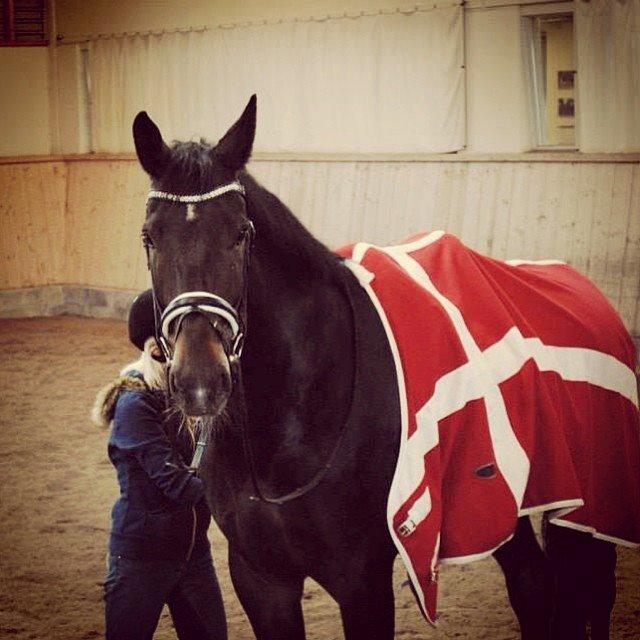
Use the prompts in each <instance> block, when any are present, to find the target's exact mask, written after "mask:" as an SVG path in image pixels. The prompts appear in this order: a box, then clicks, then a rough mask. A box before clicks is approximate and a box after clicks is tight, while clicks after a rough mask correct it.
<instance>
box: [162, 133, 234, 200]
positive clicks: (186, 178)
mask: <svg viewBox="0 0 640 640" xmlns="http://www.w3.org/2000/svg"><path fill="white" fill-rule="evenodd" d="M215 148H216V146H215V145H213V144H211V143H209V142H208V141H207V140H205V139H204V138H201V139H200V141H199V142H196V141H193V140H190V141H186V142H181V141H174V142H173V143H172V144H171V146H170V147H169V154H168V157H167V159H166V166H165V170H164V172H163V174H162V176H161V177H160V178H159V179H158V180H156V181H155V186H156V187H159V188H161V190H163V191H167V192H169V193H175V194H177V195H193V194H198V193H206V192H207V191H210V190H212V189H213V188H215V187H217V186H220V185H221V184H223V183H225V182H228V181H230V180H232V179H233V177H234V176H233V172H232V171H230V170H229V169H227V168H226V167H224V166H223V165H222V164H221V163H220V162H219V161H217V158H216V154H215Z"/></svg>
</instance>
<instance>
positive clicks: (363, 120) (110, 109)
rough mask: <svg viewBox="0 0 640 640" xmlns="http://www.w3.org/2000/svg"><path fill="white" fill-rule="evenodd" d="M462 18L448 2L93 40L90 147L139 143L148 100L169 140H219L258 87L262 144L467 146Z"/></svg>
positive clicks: (290, 148) (350, 149)
mask: <svg viewBox="0 0 640 640" xmlns="http://www.w3.org/2000/svg"><path fill="white" fill-rule="evenodd" d="M462 22H463V20H462V9H461V7H460V6H448V7H441V8H437V9H432V10H428V11H416V12H413V13H410V14H408V15H407V14H401V13H395V14H391V15H375V16H359V17H357V18H340V19H327V20H325V21H321V22H318V21H307V22H295V21H294V22H284V23H278V24H262V25H250V26H239V27H234V28H213V29H211V30H207V31H202V32H189V33H171V34H162V35H135V36H124V37H113V38H107V39H100V40H97V41H94V42H92V43H91V45H90V59H91V63H90V73H91V87H92V89H91V94H92V95H91V115H92V138H93V147H94V149H95V150H96V151H110V152H121V151H130V150H132V148H133V145H132V139H131V122H132V120H133V117H134V116H135V114H136V113H137V112H138V111H140V110H146V111H147V112H148V113H149V115H150V116H151V117H152V118H153V119H154V120H155V121H156V122H157V123H158V125H159V126H160V129H161V131H162V132H163V135H164V136H165V139H167V140H171V139H174V138H175V139H189V138H191V137H193V136H205V137H206V138H209V139H211V140H213V141H215V140H216V139H217V138H219V137H220V136H221V135H222V134H223V133H224V131H225V130H226V128H227V127H228V126H230V125H231V124H232V122H233V121H234V120H235V119H236V118H237V117H238V116H239V114H240V113H241V111H242V108H243V107H244V105H245V104H246V102H247V100H248V98H249V96H250V95H251V94H252V93H257V94H258V131H257V136H256V144H255V146H254V150H257V151H273V152H327V153H339V152H347V153H354V152H357V153H366V152H387V153H391V152H406V153H413V152H449V151H455V150H458V149H460V148H462V146H463V145H464V69H463V65H464V61H463V27H462Z"/></svg>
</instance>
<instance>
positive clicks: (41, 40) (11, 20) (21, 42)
mask: <svg viewBox="0 0 640 640" xmlns="http://www.w3.org/2000/svg"><path fill="white" fill-rule="evenodd" d="M38 2H39V4H40V7H39V9H40V14H41V16H42V20H41V21H34V22H32V23H29V24H34V25H37V26H39V27H40V29H39V30H37V31H29V30H27V31H25V30H20V29H18V28H16V24H17V23H16V14H17V13H18V12H19V10H20V7H16V1H15V0H2V11H1V13H2V28H1V29H0V47H46V46H48V45H49V41H48V40H47V37H46V33H47V3H46V2H45V0H38ZM17 10H18V11H17ZM25 34H27V35H28V34H34V35H37V36H40V37H38V38H34V39H23V38H21V36H24V35H25Z"/></svg>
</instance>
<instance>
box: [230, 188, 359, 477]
mask: <svg viewBox="0 0 640 640" xmlns="http://www.w3.org/2000/svg"><path fill="white" fill-rule="evenodd" d="M262 204H263V205H264V203H262ZM268 204H269V207H268V209H269V210H266V208H265V207H264V206H263V207H262V208H261V209H260V210H256V209H257V206H256V205H255V204H254V206H253V207H252V208H253V209H254V221H255V223H256V228H257V236H256V239H255V244H254V247H253V251H252V259H251V267H250V273H249V287H248V304H247V316H248V337H247V343H246V347H245V351H244V354H243V356H242V362H243V363H242V368H243V380H244V386H245V395H246V402H247V407H248V411H249V416H250V423H251V424H250V425H249V429H250V433H251V436H252V440H253V442H254V447H257V446H259V447H260V451H261V454H262V453H264V454H265V455H264V456H262V455H261V457H262V459H263V460H265V461H267V460H273V459H275V458H277V459H279V460H284V459H286V460H287V465H284V466H285V467H286V468H287V469H286V471H287V477H286V478H285V480H284V481H283V482H285V483H286V482H288V483H291V481H292V478H291V474H293V475H295V474H296V473H297V472H299V473H300V476H301V477H304V476H307V477H308V473H309V469H307V468H306V467H307V465H308V464H311V466H314V464H315V467H314V468H316V469H317V465H318V464H320V463H321V462H323V461H324V460H325V459H326V457H327V455H328V454H329V453H330V451H331V449H332V448H333V446H334V444H335V441H336V438H337V437H338V436H339V433H340V432H341V430H342V427H343V425H344V422H345V421H346V420H347V418H348V414H349V409H350V406H351V401H352V391H353V379H354V372H355V365H354V358H355V354H354V326H353V317H352V308H351V305H350V302H349V297H348V295H347V293H346V286H345V284H344V283H345V279H346V273H344V271H343V270H344V267H343V266H342V265H341V264H340V263H339V262H338V261H337V260H336V259H335V258H334V257H333V256H332V255H331V254H330V253H329V252H328V251H327V250H326V249H324V247H322V245H320V244H319V243H318V242H317V241H316V240H315V239H314V238H312V237H311V236H310V235H309V234H308V232H306V230H304V229H303V228H302V227H301V225H299V223H297V221H295V223H293V222H292V221H291V220H292V218H291V214H290V213H289V212H288V210H287V209H286V208H285V207H284V205H282V203H279V201H277V200H276V199H275V198H273V197H271V198H270V199H269V200H268ZM278 216H283V217H284V219H278ZM269 224H273V225H274V226H275V227H278V226H279V227H280V228H279V229H278V228H275V229H274V228H273V227H269V228H268V229H267V227H266V225H269ZM289 224H293V228H290V227H289V226H288V225H289ZM261 229H262V230H263V232H262V233H261ZM323 252H324V254H323ZM316 458H317V459H316ZM296 459H297V460H299V461H300V465H298V467H297V471H296V464H295V461H296ZM309 461H311V462H309ZM266 465H267V463H266V462H265V463H264V466H266ZM274 481H275V483H276V484H277V483H278V481H277V478H276V479H275V480H274Z"/></svg>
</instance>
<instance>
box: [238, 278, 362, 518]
mask: <svg viewBox="0 0 640 640" xmlns="http://www.w3.org/2000/svg"><path fill="white" fill-rule="evenodd" d="M343 286H344V292H345V294H346V296H347V300H348V301H349V308H350V310H351V318H352V320H353V352H354V354H355V369H354V373H353V381H352V386H351V405H350V408H349V412H348V414H347V418H346V420H345V421H344V423H343V425H342V429H341V431H340V435H339V436H338V439H337V440H336V443H335V444H334V446H333V449H332V451H331V454H330V455H329V457H328V458H327V461H326V462H325V463H324V465H323V466H322V467H321V468H320V469H319V470H318V471H317V472H316V474H315V475H314V476H313V477H312V478H311V480H309V481H308V482H307V483H306V484H304V485H302V486H301V487H298V488H297V489H294V490H293V491H291V492H289V493H286V494H285V495H282V496H277V497H271V496H265V495H264V493H263V492H262V490H261V489H260V486H259V484H258V477H257V473H256V465H255V458H254V456H253V450H252V449H251V444H250V442H249V438H248V436H247V433H246V423H247V409H246V403H245V402H244V397H243V398H242V402H241V403H240V406H241V407H242V408H241V416H240V419H241V432H242V445H243V449H244V455H245V459H246V460H247V462H248V464H249V474H250V476H251V484H252V485H253V490H254V495H252V496H249V500H252V501H254V502H265V503H267V504H275V505H278V506H281V505H283V504H285V503H287V502H290V501H291V500H295V499H296V498H300V497H301V496H304V495H305V494H307V493H309V492H310V491H311V490H312V489H315V488H316V487H317V486H318V485H319V484H320V482H322V480H323V479H324V477H325V475H326V474H327V472H328V471H329V469H331V468H332V467H333V465H334V463H335V461H336V457H337V455H338V451H339V450H340V447H341V445H342V442H343V441H344V438H345V434H346V432H347V425H348V424H349V422H350V420H351V413H352V411H353V404H354V398H355V390H356V382H357V376H358V346H359V340H358V337H359V336H358V324H357V321H356V313H355V307H354V305H353V299H352V297H351V292H350V291H349V285H348V284H347V282H346V274H345V279H344V280H343ZM238 375H239V376H241V374H240V372H238Z"/></svg>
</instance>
